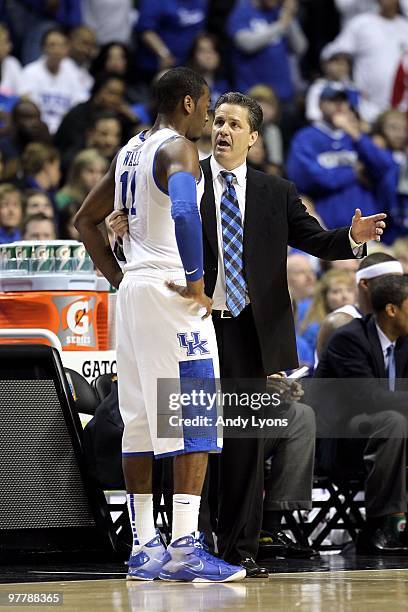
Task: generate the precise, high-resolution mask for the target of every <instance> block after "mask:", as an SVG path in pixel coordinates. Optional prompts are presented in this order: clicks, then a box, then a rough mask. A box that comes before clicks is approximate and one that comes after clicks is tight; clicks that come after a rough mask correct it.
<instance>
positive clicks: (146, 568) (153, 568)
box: [126, 533, 167, 580]
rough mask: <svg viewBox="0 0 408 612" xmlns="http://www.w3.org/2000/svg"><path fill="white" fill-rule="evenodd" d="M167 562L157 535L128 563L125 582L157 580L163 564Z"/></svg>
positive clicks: (164, 551)
mask: <svg viewBox="0 0 408 612" xmlns="http://www.w3.org/2000/svg"><path fill="white" fill-rule="evenodd" d="M166 561H167V557H166V549H165V547H164V546H163V544H162V541H161V539H160V534H159V533H157V534H156V535H155V536H154V538H153V539H152V540H150V542H147V544H145V545H144V546H142V548H141V549H140V550H139V552H137V553H136V554H135V555H130V558H129V561H128V568H129V569H128V573H127V577H126V578H127V580H154V579H155V578H158V576H159V573H160V570H161V568H162V567H163V563H165V562H166Z"/></svg>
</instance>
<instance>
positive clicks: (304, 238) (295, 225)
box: [287, 183, 365, 260]
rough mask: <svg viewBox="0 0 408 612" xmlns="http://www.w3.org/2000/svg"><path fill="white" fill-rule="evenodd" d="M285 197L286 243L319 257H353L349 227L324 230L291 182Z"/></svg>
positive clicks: (330, 258)
mask: <svg viewBox="0 0 408 612" xmlns="http://www.w3.org/2000/svg"><path fill="white" fill-rule="evenodd" d="M287 198H288V199H287V206H288V224H289V238H288V243H289V245H290V246H291V247H294V248H295V249H300V250H301V251H305V252H306V253H310V255H314V256H315V257H319V258H320V259H328V260H335V259H354V258H355V256H354V253H353V251H352V248H351V245H350V239H349V230H350V227H343V228H341V229H336V230H324V229H323V228H322V226H321V225H320V223H319V222H318V221H317V219H315V218H314V217H312V216H311V215H309V213H308V212H307V210H306V207H305V206H304V204H303V203H302V200H301V199H300V198H299V195H298V193H297V191H296V187H295V186H294V185H293V183H290V184H289V189H288V195H287ZM350 223H351V219H350ZM364 254H365V253H364Z"/></svg>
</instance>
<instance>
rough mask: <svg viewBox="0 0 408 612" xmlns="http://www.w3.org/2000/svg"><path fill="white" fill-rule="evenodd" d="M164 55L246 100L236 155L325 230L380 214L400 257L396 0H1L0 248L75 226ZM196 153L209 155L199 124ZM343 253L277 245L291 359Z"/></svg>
mask: <svg viewBox="0 0 408 612" xmlns="http://www.w3.org/2000/svg"><path fill="white" fill-rule="evenodd" d="M177 65H188V66H190V67H192V68H193V69H195V70H196V71H198V72H200V73H202V74H203V75H204V77H205V78H206V80H207V82H208V84H209V86H210V90H211V96H212V101H213V103H215V101H216V99H217V97H218V96H219V95H221V94H222V93H224V92H226V91H229V90H237V91H241V92H244V93H248V95H250V96H251V97H253V98H255V99H256V100H258V101H259V102H260V104H261V105H262V109H263V112H264V123H263V127H262V132H261V134H260V136H259V138H258V140H257V142H256V144H255V145H254V146H253V147H252V149H251V150H250V152H249V155H248V163H249V164H251V165H252V166H254V167H255V168H257V169H260V170H263V171H264V172H267V173H277V174H280V175H282V176H284V177H286V178H288V179H290V180H293V181H294V182H295V184H296V186H297V188H298V190H299V191H300V192H301V193H302V194H303V195H302V199H303V201H304V203H305V205H306V206H307V208H308V210H309V212H311V214H314V215H315V216H317V217H318V218H319V221H320V222H321V223H322V224H323V226H325V227H327V228H333V227H340V226H344V225H348V224H349V223H350V220H351V217H352V214H353V213H354V210H355V208H357V207H358V208H361V210H362V211H363V214H364V215H368V214H373V213H375V212H380V211H383V212H386V213H387V215H388V219H387V230H386V232H385V234H384V245H383V246H382V248H383V249H385V250H389V251H390V252H392V253H393V254H394V255H395V256H396V257H397V258H399V259H400V260H401V261H402V262H403V264H404V265H405V267H408V128H407V117H408V114H407V113H408V0H400V1H398V0H235V1H234V0H224V1H222V2H221V1H219V0H160V1H159V0H135V1H132V0H6V1H5V2H3V3H2V4H1V8H0V244H1V243H7V242H13V241H15V240H19V239H37V240H49V239H55V238H62V239H65V238H67V239H68V238H77V237H78V235H77V232H76V230H75V228H74V226H73V217H74V215H75V213H76V211H77V210H78V208H79V207H80V205H81V203H82V202H83V200H84V198H85V197H86V195H87V193H88V192H89V191H90V190H91V189H92V187H93V186H94V185H95V184H96V183H97V182H98V180H99V179H100V178H101V177H102V176H103V174H104V173H105V171H106V170H107V168H108V166H109V164H110V162H111V161H112V159H113V158H114V156H115V154H116V153H117V151H118V150H119V148H120V147H121V146H122V145H123V144H124V143H125V142H126V141H127V140H128V139H129V138H130V137H131V136H132V135H134V134H136V133H138V132H139V131H140V130H142V129H146V128H148V127H149V126H151V125H152V121H153V119H154V117H155V114H156V113H155V108H154V101H153V99H152V85H153V84H154V81H155V80H156V79H157V78H158V77H159V76H161V75H162V74H163V71H165V70H166V69H168V68H170V67H172V66H177ZM198 149H199V155H200V158H204V157H207V156H208V155H209V154H210V153H211V121H209V122H208V124H207V126H206V129H205V131H204V134H203V136H202V138H201V140H200V141H199V142H198ZM378 248H379V247H378V245H376V249H378ZM371 250H372V249H371ZM355 263H356V262H353V261H350V262H346V263H344V262H338V263H337V262H335V263H334V264H333V265H331V266H330V269H327V267H325V266H324V265H323V264H321V263H320V262H319V261H315V260H314V259H313V258H311V257H309V256H307V255H305V254H302V253H299V252H294V251H292V252H290V253H289V257H288V276H289V285H290V290H291V293H292V299H293V303H294V308H295V309H296V317H297V322H298V350H299V355H300V360H301V362H302V363H305V364H308V365H311V364H312V363H313V361H314V351H315V345H316V337H317V332H318V329H319V325H320V323H321V322H322V320H323V319H324V317H325V316H326V315H327V314H328V313H329V312H331V311H333V310H335V309H336V308H338V307H339V306H343V305H344V304H347V303H353V302H354V300H355V280H354V272H355Z"/></svg>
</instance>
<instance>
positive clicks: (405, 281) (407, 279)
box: [371, 274, 408, 313]
mask: <svg viewBox="0 0 408 612" xmlns="http://www.w3.org/2000/svg"><path fill="white" fill-rule="evenodd" d="M407 298H408V275H407V274H387V275H386V276H381V277H380V278H373V279H372V284H371V302H372V305H373V310H374V312H375V313H379V312H382V311H383V310H385V307H386V306H387V304H394V305H395V306H401V304H402V302H403V301H404V300H406V299H407Z"/></svg>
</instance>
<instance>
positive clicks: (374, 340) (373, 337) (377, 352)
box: [367, 315, 387, 378]
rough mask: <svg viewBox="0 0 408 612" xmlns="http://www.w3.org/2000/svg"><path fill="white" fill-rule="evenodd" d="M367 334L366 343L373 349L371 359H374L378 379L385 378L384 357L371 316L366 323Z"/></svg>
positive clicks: (373, 319)
mask: <svg viewBox="0 0 408 612" xmlns="http://www.w3.org/2000/svg"><path fill="white" fill-rule="evenodd" d="M367 334H368V341H369V343H370V344H371V347H372V349H373V357H374V361H375V364H376V366H377V369H378V377H379V378H387V374H386V371H385V364H384V355H383V352H382V348H381V342H380V339H379V337H378V332H377V328H376V326H375V318H374V316H373V315H371V316H370V318H369V320H368V323H367Z"/></svg>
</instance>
